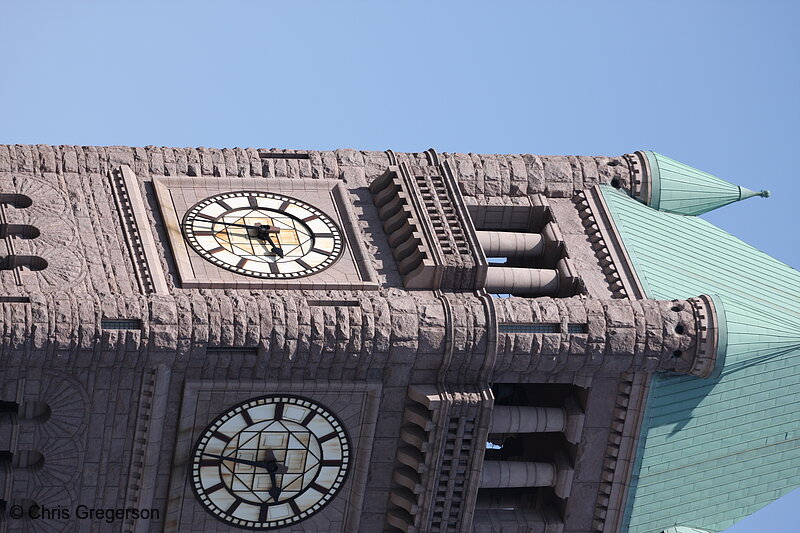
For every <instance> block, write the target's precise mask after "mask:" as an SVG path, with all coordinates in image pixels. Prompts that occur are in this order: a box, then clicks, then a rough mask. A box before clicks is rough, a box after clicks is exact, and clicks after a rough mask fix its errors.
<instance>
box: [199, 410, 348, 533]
mask: <svg viewBox="0 0 800 533" xmlns="http://www.w3.org/2000/svg"><path fill="white" fill-rule="evenodd" d="M349 465H350V444H349V441H348V438H347V433H346V432H345V430H344V427H343V426H342V424H341V422H339V420H338V419H337V418H336V417H335V416H334V415H332V414H331V413H330V412H329V411H328V410H327V409H325V408H324V407H322V406H320V405H318V404H316V403H314V402H312V401H310V400H308V399H305V398H301V397H299V396H289V395H276V396H265V397H262V398H256V399H253V400H249V401H247V402H244V403H242V404H239V405H237V406H236V407H234V408H232V409H230V410H229V411H227V412H226V413H224V414H223V415H221V416H220V417H218V418H217V419H216V420H214V422H212V423H211V425H210V426H209V427H208V428H207V429H206V430H205V431H204V432H203V434H202V436H201V437H200V439H199V440H198V442H197V445H196V446H195V449H194V454H193V456H192V487H193V489H194V492H195V494H196V495H197V497H198V499H199V500H200V502H202V504H203V506H204V507H205V508H206V509H207V510H208V511H209V512H210V513H211V514H213V515H214V516H215V517H216V518H218V519H219V520H222V521H223V522H226V523H228V524H230V525H233V526H236V527H240V528H244V529H277V528H281V527H285V526H288V525H291V524H293V523H296V522H299V521H301V520H304V519H306V518H308V517H309V516H311V515H312V514H314V513H316V512H317V511H319V510H320V509H322V507H324V506H325V505H326V504H327V503H328V502H329V501H331V499H332V498H333V497H334V495H335V494H336V492H337V491H338V490H339V489H340V488H341V486H342V484H343V483H344V481H345V478H346V475H347V473H348V467H349Z"/></svg>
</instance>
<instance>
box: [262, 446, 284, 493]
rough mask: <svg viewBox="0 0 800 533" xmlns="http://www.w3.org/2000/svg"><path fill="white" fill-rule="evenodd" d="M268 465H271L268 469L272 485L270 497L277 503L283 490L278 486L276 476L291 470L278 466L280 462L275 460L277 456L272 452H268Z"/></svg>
mask: <svg viewBox="0 0 800 533" xmlns="http://www.w3.org/2000/svg"><path fill="white" fill-rule="evenodd" d="M267 464H268V465H270V466H269V467H267V472H269V481H270V483H271V485H272V486H271V487H270V489H269V495H270V496H272V499H273V500H275V501H276V502H277V501H278V498H279V497H280V495H281V488H280V486H279V485H278V476H277V475H276V474H278V473H280V474H284V473H286V472H287V471H288V470H289V469H288V468H286V466H285V465H281V464H278V461H277V459H275V454H274V453H273V452H272V450H267Z"/></svg>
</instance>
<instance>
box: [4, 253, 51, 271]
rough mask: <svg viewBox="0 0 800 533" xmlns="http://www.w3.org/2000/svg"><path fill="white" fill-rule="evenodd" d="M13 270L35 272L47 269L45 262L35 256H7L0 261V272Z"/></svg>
mask: <svg viewBox="0 0 800 533" xmlns="http://www.w3.org/2000/svg"><path fill="white" fill-rule="evenodd" d="M15 268H21V269H23V270H25V269H27V270H31V271H33V272H37V271H39V270H44V269H45V268H47V260H45V259H44V258H41V257H39V256H37V255H7V256H5V257H3V258H2V259H0V270H13V269H15Z"/></svg>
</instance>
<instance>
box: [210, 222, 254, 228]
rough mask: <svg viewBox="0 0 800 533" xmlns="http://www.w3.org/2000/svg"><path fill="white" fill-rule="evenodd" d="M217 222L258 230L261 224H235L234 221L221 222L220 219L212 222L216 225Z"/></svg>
mask: <svg viewBox="0 0 800 533" xmlns="http://www.w3.org/2000/svg"><path fill="white" fill-rule="evenodd" d="M217 224H222V225H223V226H234V227H236V228H247V229H255V230H257V229H258V228H259V226H248V225H247V224H235V223H233V222H220V221H218V220H216V221H214V222H212V223H211V225H212V226H215V225H217Z"/></svg>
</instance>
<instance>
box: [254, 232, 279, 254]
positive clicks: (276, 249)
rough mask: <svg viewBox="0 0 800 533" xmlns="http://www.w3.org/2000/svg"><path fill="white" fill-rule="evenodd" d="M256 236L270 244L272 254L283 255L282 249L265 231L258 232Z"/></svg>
mask: <svg viewBox="0 0 800 533" xmlns="http://www.w3.org/2000/svg"><path fill="white" fill-rule="evenodd" d="M262 227H263V226H262ZM258 236H259V237H260V238H262V239H264V240H265V241H267V242H268V243H269V244H270V246H272V250H270V251H271V252H272V253H273V254H275V255H277V256H278V257H283V250H281V248H280V247H279V246H276V245H275V243H274V242H273V241H272V238H271V237H270V236H269V233H267V232H263V233H262V232H261V231H259V232H258Z"/></svg>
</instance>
